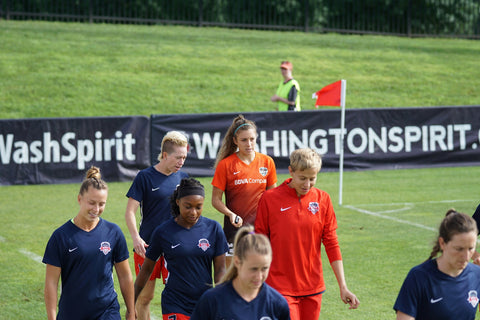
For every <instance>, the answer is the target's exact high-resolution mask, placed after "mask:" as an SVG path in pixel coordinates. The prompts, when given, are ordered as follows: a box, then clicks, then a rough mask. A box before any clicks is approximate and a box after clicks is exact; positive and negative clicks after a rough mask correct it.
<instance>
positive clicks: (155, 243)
mask: <svg viewBox="0 0 480 320" xmlns="http://www.w3.org/2000/svg"><path fill="white" fill-rule="evenodd" d="M162 242H163V240H162V230H161V229H160V228H159V227H157V228H155V230H154V231H153V234H152V237H151V238H150V242H149V243H150V245H149V246H148V248H147V252H145V256H146V257H147V258H148V259H150V260H153V261H157V260H158V258H160V256H161V255H162V253H163V248H162Z"/></svg>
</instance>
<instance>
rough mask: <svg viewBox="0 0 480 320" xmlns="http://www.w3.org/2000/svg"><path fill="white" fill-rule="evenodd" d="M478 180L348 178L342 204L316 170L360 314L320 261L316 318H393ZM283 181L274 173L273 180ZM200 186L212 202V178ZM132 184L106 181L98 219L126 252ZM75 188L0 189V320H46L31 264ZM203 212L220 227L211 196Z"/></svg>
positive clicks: (394, 173) (453, 175) (68, 209)
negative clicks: (323, 286) (110, 226)
mask: <svg viewBox="0 0 480 320" xmlns="http://www.w3.org/2000/svg"><path fill="white" fill-rule="evenodd" d="M187 161H188V160H187ZM478 176H480V168H478V167H464V168H436V169H422V170H390V171H365V172H346V173H345V175H344V197H343V205H342V206H341V207H339V206H338V205H337V204H338V197H337V195H338V173H322V172H321V173H320V175H319V178H318V180H317V187H319V188H321V189H324V190H326V191H328V192H329V193H330V194H331V196H332V201H333V203H334V207H335V210H336V214H337V219H338V223H339V229H338V234H339V238H340V244H341V247H342V253H343V258H344V264H345V272H346V278H347V282H348V285H349V288H350V289H351V290H352V291H353V292H355V293H356V294H357V296H358V297H359V299H360V301H361V305H360V308H359V309H358V310H348V308H347V307H346V306H345V305H343V303H342V302H341V300H340V299H339V291H338V287H337V284H336V281H335V278H334V275H333V272H332V271H331V268H330V267H329V266H328V263H327V264H326V265H325V266H324V270H325V277H326V281H327V291H326V293H325V294H324V300H323V307H322V317H321V318H322V319H338V320H343V319H365V320H367V319H368V320H371V319H392V318H394V313H393V311H392V305H393V303H394V300H395V298H396V295H397V293H398V290H399V288H400V285H401V283H402V281H403V279H404V278H405V276H406V274H407V272H408V270H409V269H410V268H411V267H413V266H414V265H416V264H419V263H421V262H422V261H423V260H425V259H426V258H427V257H428V255H429V253H430V249H431V245H432V243H433V240H434V238H435V235H436V229H437V226H438V223H439V222H440V220H441V219H442V217H443V215H444V214H445V212H446V211H447V209H449V208H451V207H454V208H456V209H457V210H459V211H462V212H465V213H468V214H472V213H473V211H474V210H475V207H476V206H477V204H478V202H479V201H480V199H479V198H480V197H479V187H478ZM284 178H286V176H284V175H282V176H280V177H279V181H283V179H284ZM200 180H201V181H202V182H203V183H204V185H205V186H206V188H207V194H208V195H209V194H210V193H211V187H210V182H211V178H200ZM129 185H130V184H129V183H110V184H109V189H110V191H109V199H108V204H107V209H106V210H105V212H104V213H103V217H104V218H105V219H107V220H110V221H113V222H115V223H117V224H118V225H120V226H121V227H122V229H123V231H124V233H125V235H126V237H127V241H128V245H129V247H130V248H131V247H132V244H131V239H130V236H129V233H128V231H127V228H126V225H125V221H124V211H125V205H126V198H125V193H126V191H127V189H128V187H129ZM78 188H79V185H78V184H67V185H37V186H8V187H2V188H1V199H2V200H1V204H2V205H1V206H0V217H1V218H2V224H1V225H0V251H1V252H2V254H1V255H0V270H2V272H1V273H0V308H1V310H2V312H1V313H0V319H2V320H3V319H41V318H44V316H45V311H44V304H43V281H44V272H45V266H44V265H43V264H42V263H40V262H39V261H38V259H41V256H42V255H43V251H44V249H45V245H46V242H47V240H48V238H49V237H50V235H51V233H52V232H53V230H54V229H55V228H57V227H58V226H60V225H61V224H63V223H64V222H65V221H66V220H68V219H70V218H71V217H73V216H74V215H75V214H76V213H77V210H78V204H77V202H76V195H77V193H78ZM204 215H205V216H207V217H210V218H213V219H216V220H218V221H221V220H220V219H221V216H220V214H218V213H216V212H215V211H214V210H213V209H212V207H211V205H210V201H209V197H207V202H206V206H205V209H204ZM324 261H328V260H327V259H326V257H324ZM132 270H133V265H132ZM160 293H161V288H160V287H159V288H158V290H157V292H156V294H157V297H156V298H155V300H154V303H153V306H152V311H153V314H154V316H155V318H156V319H160V317H161V308H160ZM122 308H123V304H122ZM478 318H479V319H480V317H478Z"/></svg>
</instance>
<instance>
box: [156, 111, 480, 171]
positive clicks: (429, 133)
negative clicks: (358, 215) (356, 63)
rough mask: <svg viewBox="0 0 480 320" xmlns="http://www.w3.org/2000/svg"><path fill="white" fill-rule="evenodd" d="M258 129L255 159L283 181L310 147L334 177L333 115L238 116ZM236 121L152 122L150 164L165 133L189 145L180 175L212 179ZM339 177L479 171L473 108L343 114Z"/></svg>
mask: <svg viewBox="0 0 480 320" xmlns="http://www.w3.org/2000/svg"><path fill="white" fill-rule="evenodd" d="M243 115H244V116H245V117H246V118H247V119H250V120H253V121H255V123H256V125H257V127H258V139H257V151H259V152H262V153H266V154H268V155H270V156H271V157H272V158H273V159H274V160H275V164H276V166H277V172H279V173H287V172H288V170H287V168H288V164H289V160H288V156H289V155H290V153H291V152H292V151H293V150H295V149H298V148H302V147H310V148H313V149H315V150H317V151H318V152H319V153H320V154H322V158H323V169H322V170H325V171H336V170H338V166H339V159H340V158H339V155H340V150H341V146H342V143H341V142H342V140H341V129H340V108H339V109H334V110H331V109H329V110H318V111H302V112H268V113H261V112H255V113H243ZM236 116H237V114H233V113H232V114H187V115H153V116H152V118H151V126H152V128H151V130H152V146H151V150H152V154H151V161H152V163H155V162H156V158H157V155H158V153H159V151H160V143H161V139H162V137H163V135H164V134H165V133H166V132H167V131H170V130H178V131H182V132H184V133H185V134H186V135H187V136H188V137H189V143H190V152H189V155H188V158H187V161H186V163H185V166H184V170H185V171H187V172H188V173H189V174H191V175H193V176H212V175H213V169H212V166H213V163H214V161H215V157H216V154H217V152H218V149H219V147H220V145H221V143H222V139H223V136H224V135H225V133H226V131H227V129H228V127H229V126H230V124H231V123H232V120H233V119H234V118H235V117H236ZM344 133H345V137H344V144H343V145H344V169H345V170H368V169H400V168H422V167H440V166H473V165H480V152H479V150H480V149H478V148H479V144H480V106H459V107H429V108H381V109H347V110H346V112H345V131H344Z"/></svg>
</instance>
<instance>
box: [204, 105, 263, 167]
mask: <svg viewBox="0 0 480 320" xmlns="http://www.w3.org/2000/svg"><path fill="white" fill-rule="evenodd" d="M249 129H253V130H255V132H257V126H256V125H255V122H253V121H251V120H247V119H245V117H244V116H243V115H241V114H240V115H238V116H237V117H236V118H235V119H233V121H232V124H231V125H230V127H229V128H228V130H227V133H226V134H225V137H224V138H223V141H222V145H221V146H220V150H219V151H218V154H217V159H216V160H215V164H214V166H213V168H214V169H215V168H216V167H217V165H218V163H219V162H220V161H222V160H223V159H225V158H226V157H228V156H229V155H231V154H233V153H235V151H237V148H238V147H237V145H236V144H235V143H234V142H233V137H235V136H236V135H237V133H238V131H241V130H249Z"/></svg>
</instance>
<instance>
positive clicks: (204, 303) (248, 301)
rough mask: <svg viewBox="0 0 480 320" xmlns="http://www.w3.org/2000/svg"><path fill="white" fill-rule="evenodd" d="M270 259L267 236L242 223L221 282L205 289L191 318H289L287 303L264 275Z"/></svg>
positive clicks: (284, 319) (198, 319)
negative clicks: (266, 281) (228, 265)
mask: <svg viewBox="0 0 480 320" xmlns="http://www.w3.org/2000/svg"><path fill="white" fill-rule="evenodd" d="M271 262H272V248H271V247H270V242H269V241H268V239H267V237H265V236H264V235H261V234H255V233H254V232H253V226H245V227H242V228H240V230H238V232H237V234H236V236H235V244H234V255H233V263H232V264H231V265H230V267H229V269H228V270H227V273H226V274H225V276H224V277H223V279H222V281H221V283H220V284H219V285H218V286H217V287H215V288H214V289H210V290H208V291H207V292H205V293H204V294H203V295H202V297H201V298H200V300H199V302H198V303H197V305H196V307H195V310H194V312H193V314H192V317H191V320H200V319H277V320H288V319H290V311H289V308H288V303H287V301H286V300H285V298H283V297H282V295H281V294H279V293H278V292H277V291H275V290H274V289H273V288H272V287H270V286H269V285H267V284H266V283H264V282H265V279H266V278H267V276H268V271H269V270H270V264H271Z"/></svg>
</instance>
